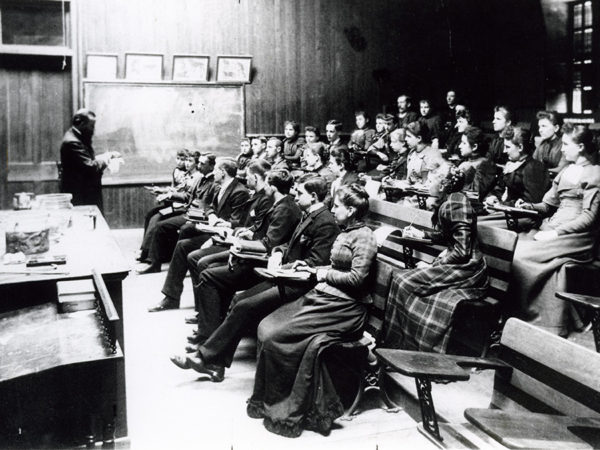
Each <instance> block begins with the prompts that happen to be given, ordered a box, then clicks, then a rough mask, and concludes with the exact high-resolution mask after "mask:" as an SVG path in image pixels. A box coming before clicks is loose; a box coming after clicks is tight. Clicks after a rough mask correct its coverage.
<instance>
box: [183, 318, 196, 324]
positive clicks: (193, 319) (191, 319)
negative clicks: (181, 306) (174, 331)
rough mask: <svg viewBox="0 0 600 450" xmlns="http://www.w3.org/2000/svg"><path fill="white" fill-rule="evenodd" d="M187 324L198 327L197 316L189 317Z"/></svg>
mask: <svg viewBox="0 0 600 450" xmlns="http://www.w3.org/2000/svg"><path fill="white" fill-rule="evenodd" d="M185 323H187V324H189V325H198V318H197V317H196V316H188V317H186V318H185Z"/></svg>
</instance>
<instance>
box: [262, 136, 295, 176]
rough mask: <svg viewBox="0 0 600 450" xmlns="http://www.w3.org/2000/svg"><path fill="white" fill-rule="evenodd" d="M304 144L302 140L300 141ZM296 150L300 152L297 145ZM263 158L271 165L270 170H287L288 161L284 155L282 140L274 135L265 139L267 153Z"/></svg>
mask: <svg viewBox="0 0 600 450" xmlns="http://www.w3.org/2000/svg"><path fill="white" fill-rule="evenodd" d="M302 145H304V141H302ZM298 151H299V152H300V153H302V147H298ZM265 159H266V160H267V161H268V162H269V164H270V165H271V170H282V169H285V170H288V169H289V167H288V163H287V160H286V158H285V157H284V149H283V142H281V141H280V140H279V139H277V138H276V137H272V138H269V140H268V141H267V153H266V156H265Z"/></svg>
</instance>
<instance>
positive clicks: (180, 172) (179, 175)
mask: <svg viewBox="0 0 600 450" xmlns="http://www.w3.org/2000/svg"><path fill="white" fill-rule="evenodd" d="M188 154H189V150H187V149H185V148H183V149H180V150H177V154H176V156H175V168H174V169H173V174H172V181H171V186H169V187H167V188H158V187H155V188H153V190H152V193H153V194H156V195H158V194H164V193H166V192H168V191H169V190H171V189H177V188H178V187H179V186H181V188H182V189H183V187H184V186H185V183H184V177H185V173H186V170H185V157H186V156H187V155H188ZM157 202H158V201H157ZM165 207H167V203H166V202H165V201H161V202H159V204H158V206H156V207H154V208H152V209H151V210H150V211H148V212H147V213H146V217H145V218H144V237H143V238H142V242H143V241H144V239H145V238H146V232H147V230H148V225H149V224H150V221H151V220H153V221H154V224H153V226H156V222H157V221H158V220H160V219H161V215H158V216H156V217H155V215H156V214H158V212H159V211H160V210H161V209H163V208H165ZM141 247H146V248H147V245H144V244H142V246H141ZM147 257H148V252H147V251H146V252H144V251H143V250H142V249H141V248H140V254H139V256H138V257H137V258H136V259H137V261H144V260H145V259H146V258H147Z"/></svg>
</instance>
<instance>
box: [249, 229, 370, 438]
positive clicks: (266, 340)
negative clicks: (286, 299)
mask: <svg viewBox="0 0 600 450" xmlns="http://www.w3.org/2000/svg"><path fill="white" fill-rule="evenodd" d="M376 253H377V242H376V240H375V237H374V235H373V232H372V231H371V230H370V229H369V228H368V227H366V226H365V225H364V223H359V224H356V225H354V226H352V227H348V228H347V229H346V230H344V231H343V232H342V233H341V234H340V235H339V236H338V237H337V239H336V240H335V242H334V244H333V246H332V249H331V266H328V268H327V276H326V281H325V282H320V283H318V284H317V285H316V287H315V288H314V289H312V290H311V291H310V292H308V293H307V294H306V295H304V296H303V297H300V298H299V299H298V300H296V301H294V302H292V303H289V304H287V305H284V306H282V307H281V308H279V309H278V310H276V311H275V312H273V313H272V314H270V315H269V316H267V317H266V318H265V319H264V320H263V321H262V322H261V323H260V325H259V327H258V363H257V367H256V377H255V380H254V391H253V393H252V397H250V399H249V400H248V408H247V412H248V415H249V416H250V417H255V418H264V422H263V423H264V426H265V427H266V428H267V429H268V430H269V431H271V432H273V433H276V434H280V435H283V436H287V437H297V436H299V435H300V434H301V433H302V430H303V429H310V430H314V431H318V432H320V433H323V434H328V433H329V431H330V429H331V426H332V423H333V421H334V420H335V419H336V418H338V417H340V416H341V415H342V414H343V407H342V404H341V401H340V399H339V396H338V394H337V392H336V390H335V387H334V385H333V382H332V379H331V377H330V375H329V372H328V370H327V367H326V365H325V364H323V362H322V354H323V351H324V350H325V349H326V348H328V347H329V346H331V345H332V344H335V343H338V342H343V341H347V340H352V339H357V338H359V337H360V336H361V335H362V332H363V330H364V327H365V324H366V319H367V304H369V303H371V301H372V300H371V297H370V295H369V293H368V283H367V279H368V275H369V271H370V268H371V263H372V262H373V260H374V258H375V255H376Z"/></svg>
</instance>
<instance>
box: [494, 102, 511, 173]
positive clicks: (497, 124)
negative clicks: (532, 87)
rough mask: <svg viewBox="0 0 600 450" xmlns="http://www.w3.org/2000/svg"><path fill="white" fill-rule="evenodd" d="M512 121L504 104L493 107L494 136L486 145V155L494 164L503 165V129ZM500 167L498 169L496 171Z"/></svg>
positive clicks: (509, 112)
mask: <svg viewBox="0 0 600 450" xmlns="http://www.w3.org/2000/svg"><path fill="white" fill-rule="evenodd" d="M513 121H514V117H513V114H512V112H511V111H510V110H509V109H508V108H507V107H506V106H495V107H494V119H493V121H492V125H493V127H494V132H495V133H496V137H494V139H492V141H491V142H490V143H489V145H488V154H487V157H488V159H489V160H491V161H492V162H493V163H494V164H496V165H501V166H503V165H504V164H505V163H506V154H505V153H504V130H505V129H506V127H508V126H509V125H511V123H512V122H513ZM500 172H501V169H498V173H500Z"/></svg>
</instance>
